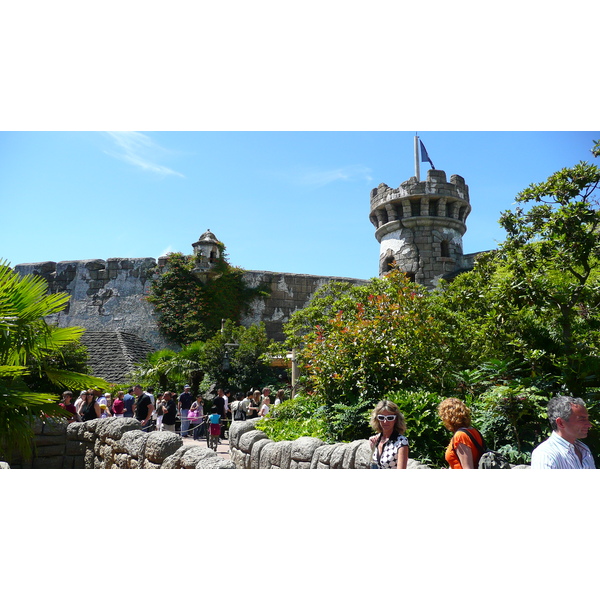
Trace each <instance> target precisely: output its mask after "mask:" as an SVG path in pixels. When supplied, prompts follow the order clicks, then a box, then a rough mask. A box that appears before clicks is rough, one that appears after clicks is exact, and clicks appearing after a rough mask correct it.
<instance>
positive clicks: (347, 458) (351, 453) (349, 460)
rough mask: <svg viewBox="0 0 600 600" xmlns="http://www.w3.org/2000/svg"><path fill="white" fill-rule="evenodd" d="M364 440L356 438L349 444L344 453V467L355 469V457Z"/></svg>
mask: <svg viewBox="0 0 600 600" xmlns="http://www.w3.org/2000/svg"><path fill="white" fill-rule="evenodd" d="M363 443H364V440H354V441H353V442H350V443H349V444H347V448H346V452H345V453H344V462H343V464H342V469H354V468H355V465H354V463H355V457H356V452H357V451H358V449H359V448H360V447H361V446H362V445H363Z"/></svg>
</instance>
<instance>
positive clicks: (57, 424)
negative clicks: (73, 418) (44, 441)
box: [42, 419, 68, 436]
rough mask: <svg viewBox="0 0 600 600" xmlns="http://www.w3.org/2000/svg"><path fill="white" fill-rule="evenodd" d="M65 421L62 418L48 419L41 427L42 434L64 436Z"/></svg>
mask: <svg viewBox="0 0 600 600" xmlns="http://www.w3.org/2000/svg"><path fill="white" fill-rule="evenodd" d="M67 425H68V423H67V421H66V420H64V419H60V420H58V419H48V420H47V421H46V422H45V423H44V425H43V429H42V433H43V435H56V436H59V435H60V436H64V435H66V433H67Z"/></svg>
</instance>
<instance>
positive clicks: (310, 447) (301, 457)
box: [292, 437, 325, 467]
mask: <svg viewBox="0 0 600 600" xmlns="http://www.w3.org/2000/svg"><path fill="white" fill-rule="evenodd" d="M324 443H325V442H323V441H322V440H319V439H318V438H314V437H301V438H298V439H297V440H294V441H293V442H292V461H306V462H308V463H309V464H308V466H309V467H310V461H311V460H312V457H313V454H314V452H315V450H316V449H317V448H318V447H319V446H322V445H323V444H324Z"/></svg>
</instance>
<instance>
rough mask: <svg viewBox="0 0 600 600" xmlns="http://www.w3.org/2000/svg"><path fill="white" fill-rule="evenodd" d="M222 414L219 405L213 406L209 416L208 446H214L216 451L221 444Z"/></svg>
mask: <svg viewBox="0 0 600 600" xmlns="http://www.w3.org/2000/svg"><path fill="white" fill-rule="evenodd" d="M220 423H221V415H220V414H219V408H218V407H217V406H213V407H212V412H211V414H210V415H209V417H208V426H209V428H210V429H209V433H210V438H209V440H208V447H209V448H212V449H213V450H214V451H215V452H216V450H217V447H218V446H219V437H220V436H221V425H220Z"/></svg>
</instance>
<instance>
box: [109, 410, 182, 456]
mask: <svg viewBox="0 0 600 600" xmlns="http://www.w3.org/2000/svg"><path fill="white" fill-rule="evenodd" d="M115 420H118V419H115ZM182 446H183V440H182V439H181V437H180V436H178V435H177V434H176V433H173V432H172V431H153V432H152V433H150V434H148V441H147V443H146V452H145V456H146V458H147V459H148V460H150V461H152V462H155V463H159V464H160V463H162V462H163V461H164V460H165V458H167V457H168V456H170V455H171V454H174V453H175V452H176V451H177V450H179V448H181V447H182Z"/></svg>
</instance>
